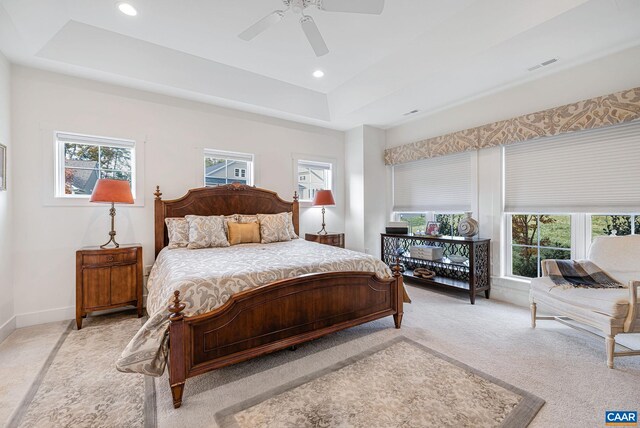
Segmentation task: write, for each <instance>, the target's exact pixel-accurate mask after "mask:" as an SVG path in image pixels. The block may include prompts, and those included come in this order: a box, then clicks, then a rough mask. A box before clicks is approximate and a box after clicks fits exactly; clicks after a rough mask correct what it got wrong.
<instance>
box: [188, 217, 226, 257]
mask: <svg viewBox="0 0 640 428" xmlns="http://www.w3.org/2000/svg"><path fill="white" fill-rule="evenodd" d="M185 218H186V219H187V221H188V222H189V244H188V245H187V248H191V249H196V248H209V247H228V246H229V241H227V233H226V225H225V223H226V222H225V220H226V219H225V217H224V216H222V215H220V216H208V217H207V216H198V215H188V216H185Z"/></svg>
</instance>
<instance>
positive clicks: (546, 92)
mask: <svg viewBox="0 0 640 428" xmlns="http://www.w3.org/2000/svg"><path fill="white" fill-rule="evenodd" d="M638 86H640V46H638V47H635V48H631V49H627V50H625V51H622V52H619V53H616V54H613V55H609V56H607V57H604V58H600V59H598V60H595V61H592V62H588V63H585V64H582V65H579V66H576V67H574V68H570V69H566V70H562V71H558V72H557V73H553V74H548V75H545V76H544V77H541V78H540V79H538V80H533V81H529V82H526V83H523V84H521V85H517V86H513V87H510V88H507V89H504V90H502V91H500V92H496V93H493V94H489V95H486V96H484V97H481V98H478V99H475V100H473V101H469V102H466V103H464V104H460V105H458V106H455V107H452V108H449V109H446V110H443V111H440V112H437V113H434V114H431V115H428V116H425V117H421V118H417V119H415V120H413V121H411V122H408V123H405V124H402V125H399V126H396V127H394V128H390V129H388V130H387V133H386V134H387V135H386V145H387V147H394V146H398V145H401V144H406V143H411V142H414V141H419V140H422V139H426V138H431V137H435V136H438V135H442V134H446V133H449V132H454V131H459V130H463V129H468V128H473V127H476V126H480V125H484V124H487V123H491V122H495V121H498V120H504V119H508V118H511V117H514V116H519V115H522V114H527V113H533V112H536V111H539V110H544V109H547V108H552V107H557V106H561V105H564V104H568V103H572V102H576V101H580V100H584V99H588V98H593V97H597V96H601V95H606V94H610V93H613V92H618V91H621V90H625V89H630V88H634V87H638ZM387 169H388V170H391V167H387ZM388 195H389V199H390V200H391V199H392V196H391V193H390V192H388ZM389 209H390V208H389ZM474 215H475V217H476V218H477V219H478V221H479V223H480V236H481V237H483V238H491V239H492V245H491V251H492V275H493V290H492V297H495V298H498V299H501V300H506V301H510V302H513V303H516V304H520V305H528V299H527V294H528V289H529V285H528V282H527V281H517V280H512V279H505V278H503V277H502V276H501V275H502V267H503V266H502V260H503V256H504V254H503V251H502V245H501V244H502V241H503V229H504V221H503V216H502V156H501V148H499V147H496V148H490V149H482V150H480V151H479V152H478V212H476V213H474Z"/></svg>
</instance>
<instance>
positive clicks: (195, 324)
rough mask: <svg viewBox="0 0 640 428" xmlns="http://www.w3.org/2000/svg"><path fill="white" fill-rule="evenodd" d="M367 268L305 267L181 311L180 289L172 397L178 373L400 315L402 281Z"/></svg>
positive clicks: (181, 376) (177, 394)
mask: <svg viewBox="0 0 640 428" xmlns="http://www.w3.org/2000/svg"><path fill="white" fill-rule="evenodd" d="M399 269H400V268H399V266H394V277H393V278H391V279H386V280H383V279H379V278H377V277H376V276H375V274H373V273H371V272H329V273H318V274H310V275H304V276H300V277H297V278H292V279H286V280H282V281H278V282H275V283H272V284H269V285H267V286H264V287H259V288H254V289H251V290H247V291H244V292H242V293H239V294H236V295H233V296H232V297H231V298H230V299H229V301H228V302H227V303H225V305H223V306H222V307H220V308H218V309H216V310H214V311H212V312H209V313H206V314H202V315H198V316H193V317H185V316H183V314H182V310H184V304H182V303H180V300H179V292H178V291H176V292H175V301H174V304H173V305H172V306H170V307H169V310H170V311H171V312H172V315H171V318H170V319H171V325H170V329H169V381H170V384H171V391H172V395H173V405H174V407H176V408H178V407H180V405H181V404H182V393H183V390H184V383H185V380H186V379H187V378H189V377H192V376H196V375H199V374H202V373H205V372H208V371H210V370H214V369H217V368H220V367H224V366H227V365H230V364H235V363H238V362H241V361H245V360H248V359H251V358H254V357H257V356H260V355H264V354H267V353H270V352H273V351H277V350H280V349H283V348H287V347H290V346H293V345H296V344H299V343H302V342H306V341H309V340H312V339H316V338H318V337H321V336H324V335H326V334H329V333H332V332H335V331H339V330H343V329H345V328H348V327H352V326H355V325H358V324H362V323H365V322H368V321H372V320H374V319H378V318H382V317H385V316H389V315H393V316H394V321H395V325H396V328H400V324H401V322H402V314H403V310H402V299H403V290H404V289H403V285H402V276H401V275H400V272H399Z"/></svg>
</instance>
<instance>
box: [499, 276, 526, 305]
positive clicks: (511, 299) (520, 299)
mask: <svg viewBox="0 0 640 428" xmlns="http://www.w3.org/2000/svg"><path fill="white" fill-rule="evenodd" d="M491 298H492V299H496V300H500V301H503V302H508V303H512V304H514V305H517V306H523V307H529V282H528V281H523V280H516V279H511V278H502V277H492V278H491Z"/></svg>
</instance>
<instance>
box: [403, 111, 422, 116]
mask: <svg viewBox="0 0 640 428" xmlns="http://www.w3.org/2000/svg"><path fill="white" fill-rule="evenodd" d="M417 112H418V110H411V111H408V112H406V113H405V114H403V116H409V115H410V114H416V113H417Z"/></svg>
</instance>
